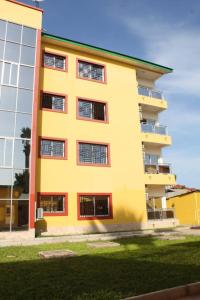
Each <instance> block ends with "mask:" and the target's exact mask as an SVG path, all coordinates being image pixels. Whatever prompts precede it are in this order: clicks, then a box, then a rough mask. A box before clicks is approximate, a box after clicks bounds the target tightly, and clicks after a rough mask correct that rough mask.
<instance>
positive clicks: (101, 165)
mask: <svg viewBox="0 0 200 300" xmlns="http://www.w3.org/2000/svg"><path fill="white" fill-rule="evenodd" d="M77 165H78V166H85V167H111V164H110V163H108V164H92V163H81V162H77Z"/></svg>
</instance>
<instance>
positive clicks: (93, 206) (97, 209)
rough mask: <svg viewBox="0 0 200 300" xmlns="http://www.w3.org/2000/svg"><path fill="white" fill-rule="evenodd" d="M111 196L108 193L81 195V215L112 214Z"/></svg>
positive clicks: (99, 215)
mask: <svg viewBox="0 0 200 300" xmlns="http://www.w3.org/2000/svg"><path fill="white" fill-rule="evenodd" d="M109 203H110V197H109V196H107V195H99V196H98V195H96V196H95V195H94V196H88V195H81V196H80V216H81V217H101V216H109V215H110V208H109Z"/></svg>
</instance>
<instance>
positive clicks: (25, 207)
mask: <svg viewBox="0 0 200 300" xmlns="http://www.w3.org/2000/svg"><path fill="white" fill-rule="evenodd" d="M0 7H1V10H0V78H1V81H0V89H1V90H0V91H1V92H0V93H1V94H0V96H1V98H0V231H1V232H6V234H8V232H10V234H13V233H16V232H18V231H23V233H24V234H25V232H28V233H29V234H30V233H32V234H34V232H35V231H36V232H37V233H41V232H47V233H49V234H52V233H53V234H73V233H85V232H96V231H101V232H105V231H123V230H133V229H144V228H151V227H153V226H154V227H155V226H170V225H174V224H175V223H176V220H175V219H174V215H173V212H172V211H171V210H168V209H167V206H166V197H165V186H169V185H173V184H175V176H174V175H173V174H172V173H171V170H170V165H169V164H165V163H164V160H163V157H162V149H163V147H165V146H169V145H171V137H170V136H169V135H168V133H167V128H166V126H163V125H161V124H160V123H159V113H160V112H162V111H163V110H165V109H167V102H166V100H165V99H164V98H163V95H162V93H161V92H159V91H157V90H156V89H155V82H156V80H157V79H159V78H160V77H161V76H162V75H164V74H167V73H170V72H172V69H170V68H167V67H163V66H160V65H157V64H154V63H151V62H147V61H144V60H141V59H137V58H134V57H130V56H127V55H123V54H120V53H116V52H112V51H108V50H105V49H101V48H97V47H94V46H91V45H87V44H83V43H80V42H75V41H72V40H68V39H65V38H60V37H57V36H53V35H50V34H46V33H42V31H41V28H42V25H41V24H42V13H43V12H42V10H40V9H37V8H35V7H31V6H28V5H24V4H23V3H19V2H17V1H8V0H7V1H6V0H0ZM155 199H156V201H157V200H158V199H160V202H161V206H160V208H159V210H158V209H157V208H156V207H155V205H154V204H155ZM42 215H43V217H42Z"/></svg>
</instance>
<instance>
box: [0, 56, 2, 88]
mask: <svg viewBox="0 0 200 300" xmlns="http://www.w3.org/2000/svg"><path fill="white" fill-rule="evenodd" d="M2 68H3V62H2V61H0V84H1V75H2Z"/></svg>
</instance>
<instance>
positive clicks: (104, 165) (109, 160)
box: [76, 140, 111, 167]
mask: <svg viewBox="0 0 200 300" xmlns="http://www.w3.org/2000/svg"><path fill="white" fill-rule="evenodd" d="M80 143H83V144H92V145H103V146H107V164H91V163H82V162H80V160H79V144H80ZM76 156H77V165H78V166H91V167H110V166H111V158H110V144H109V143H102V142H95V141H82V140H78V141H76Z"/></svg>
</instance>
